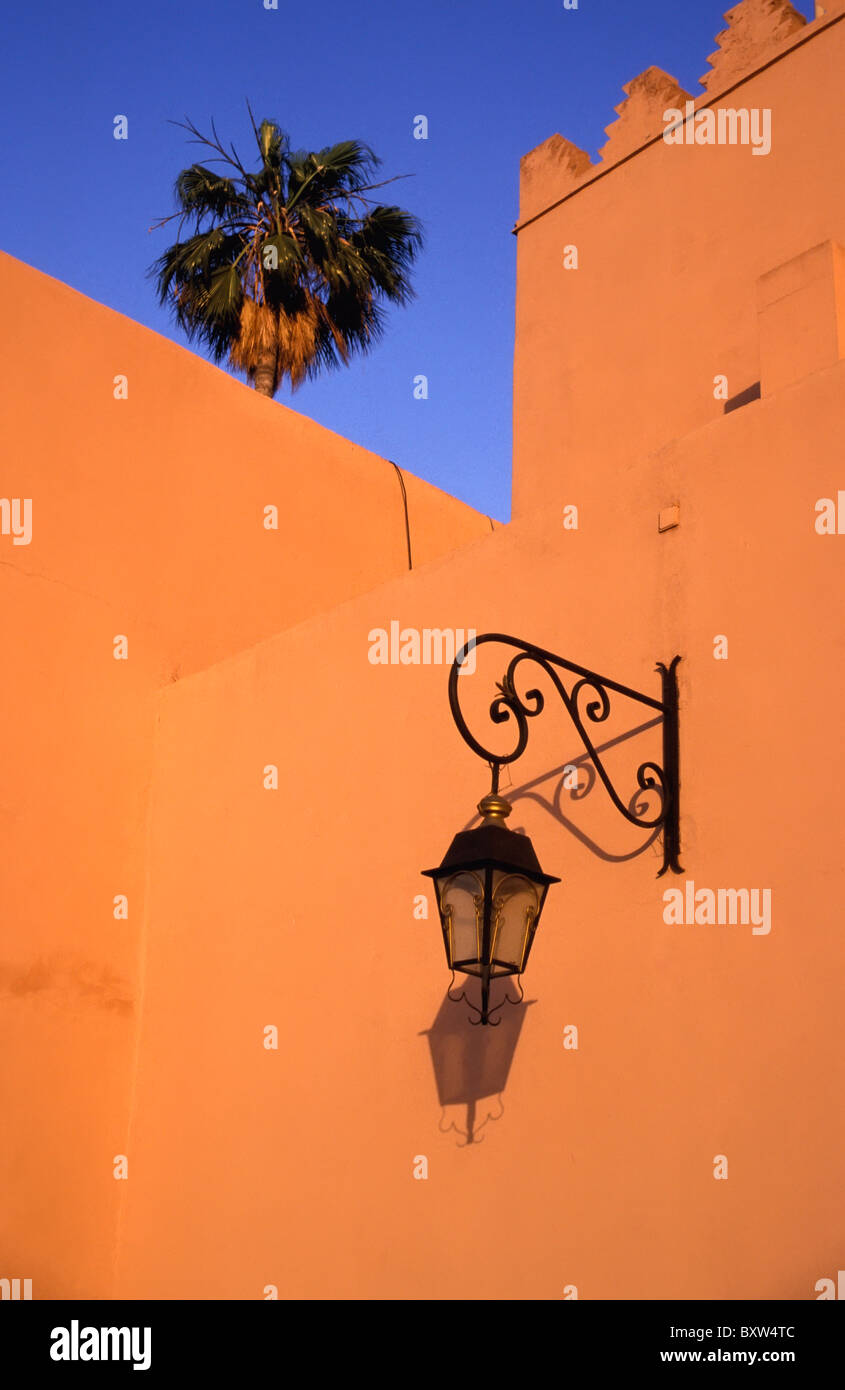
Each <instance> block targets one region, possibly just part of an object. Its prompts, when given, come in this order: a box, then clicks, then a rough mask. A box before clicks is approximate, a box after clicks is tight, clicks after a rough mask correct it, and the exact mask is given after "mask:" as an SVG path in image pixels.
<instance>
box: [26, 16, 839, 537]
mask: <svg viewBox="0 0 845 1390" xmlns="http://www.w3.org/2000/svg"><path fill="white" fill-rule="evenodd" d="M278 4H279V8H278V10H275V11H274V10H265V8H264V5H263V0H143V3H137V4H114V3H110V4H106V3H91V0H76V3H74V4H68V3H57V0H47V3H41V4H28V5H15V6H10V5H7V6H5V7H4V8H5V13H4V17H3V28H2V44H1V45H0V52H2V57H0V77H2V82H0V113H2V130H3V141H2V150H0V161H2V187H3V189H4V194H5V196H4V198H3V206H2V209H0V247H2V249H3V250H4V251H8V252H9V253H10V254H11V255H13V256H17V257H19V258H20V259H21V260H24V261H26V262H28V263H29V264H31V265H34V266H37V267H38V268H39V269H40V270H43V271H46V272H47V273H48V274H50V275H53V276H55V277H56V278H58V279H59V280H64V281H65V282H66V283H67V284H69V285H72V286H73V287H74V288H75V289H78V290H81V291H82V292H83V293H84V294H87V295H90V296H91V297H92V298H93V299H97V300H99V301H101V302H102V303H104V304H107V305H109V306H110V307H111V308H113V309H116V310H118V311H119V312H120V313H123V314H127V315H129V317H130V318H133V319H137V320H138V321H139V322H141V323H144V324H147V325H148V326H149V327H150V328H154V329H155V330H156V331H157V332H159V333H164V334H167V335H168V336H171V337H174V338H175V339H176V340H177V341H179V342H182V341H184V340H183V339H182V337H181V335H180V334H179V331H178V330H177V329H176V328H174V327H173V326H172V323H171V321H170V319H169V317H168V315H167V312H166V311H165V310H162V309H159V308H158V305H157V303H156V299H155V294H154V290H153V287H152V284H151V283H150V282H149V281H148V279H147V278H146V271H147V269H148V267H149V265H150V264H151V262H152V261H153V260H154V259H155V257H156V256H158V255H159V254H160V253H161V251H162V250H163V249H164V247H165V245H166V244H167V243H168V230H169V229H164V230H163V231H158V232H153V233H150V232H149V231H148V228H149V227H150V225H151V224H152V223H153V222H154V221H155V220H156V219H157V218H158V217H160V216H163V215H165V214H167V213H170V212H172V211H173V202H172V186H173V181H174V179H175V176H176V174H177V173H178V171H179V170H180V169H181V168H182V167H184V166H185V165H187V164H190V163H191V162H192V161H193V160H194V159H195V158H196V159H201V158H202V154H201V153H200V152H198V147H196V146H193V145H190V144H187V143H186V134H185V132H183V131H181V130H179V129H177V128H176V127H174V126H173V125H170V124H168V121H169V120H181V119H183V118H184V117H185V116H186V115H187V116H189V117H190V118H191V120H193V121H194V123H195V124H196V125H198V126H199V127H200V129H203V130H204V129H205V128H207V126H208V123H209V118H210V117H211V116H214V118H215V120H216V123H217V127H218V130H219V132H220V134H221V136H223V138H224V139H226V140H234V142H235V144H236V146H237V147H238V150H239V153H240V154H241V155H242V157H243V156H244V155H246V154H248V153H249V154H250V159H251V153H250V141H251V140H252V138H253V137H252V135H251V131H250V127H249V122H248V117H247V113H246V107H245V101H246V99H247V98H249V100H250V101H251V103H252V106H253V109H254V111H255V114H256V116H257V117H258V118H259V119H260V118H261V117H264V116H267V117H271V118H273V119H276V120H278V122H279V123H280V124H281V125H282V126H283V127H284V128H285V129H286V130H287V131H288V132H289V133H290V136H291V139H292V142H293V144H294V145H295V146H297V147H302V146H307V147H310V148H314V149H319V148H320V147H321V146H324V145H327V144H331V143H333V142H334V141H336V140H341V139H349V138H357V139H361V140H364V141H366V142H367V143H368V144H370V145H371V146H372V147H373V148H374V150H375V151H376V153H377V154H378V155H379V156H380V157H381V159H382V160H383V165H384V167H383V170H382V173H383V175H392V174H411V175H413V177H412V178H408V179H406V180H405V181H403V182H401V183H397V184H395V185H392V186H391V188H390V189H388V190H386V192H387V193H388V194H389V195H390V196H391V197H392V198H394V199H395V200H396V201H397V202H399V203H400V204H401V205H402V206H404V207H406V208H408V209H409V210H410V211H412V212H414V213H415V214H416V215H417V216H418V217H420V218H421V219H422V222H423V224H424V227H425V232H426V248H425V251H424V254H423V256H422V258H421V260H420V261H419V263H418V266H417V269H416V273H415V285H416V290H417V298H416V300H415V301H414V302H413V304H412V305H411V307H410V308H405V309H400V308H397V309H393V310H391V312H390V321H389V326H388V331H387V334H386V336H385V339H384V341H383V343H382V344H381V345H380V346H379V347H378V348H377V349H376V350H375V351H374V352H373V353H372V354H370V356H369V357H367V358H361V359H358V360H357V361H356V362H355V363H354V364H353V365H352V366H351V367H349V368H346V369H341V370H340V371H337V372H333V373H329V374H326V375H324V376H322V377H320V378H319V379H318V380H317V381H315V382H309V383H306V384H305V385H304V386H303V387H301V388H300V390H299V391H297V392H296V393H295V395H294V396H293V397H292V396H291V394H290V392H289V391H288V390H287V388H285V389H283V391H282V392H281V393H280V395H279V397H278V399H279V400H282V401H284V403H285V404H287V405H293V406H294V408H295V409H297V410H300V411H302V412H303V413H304V414H306V415H309V416H311V417H312V418H313V419H315V420H318V421H319V422H320V423H321V424H323V425H326V426H327V427H329V428H330V429H333V430H336V431H337V432H338V433H340V434H343V435H346V436H347V437H348V438H350V439H353V440H355V441H356V442H358V443H360V444H363V445H365V446H366V447H367V448H370V449H373V450H374V451H375V452H376V453H380V454H383V455H384V456H386V457H388V458H392V459H394V460H395V461H396V462H397V463H399V464H400V465H402V466H403V467H406V468H408V469H409V470H410V471H411V472H413V473H416V474H418V475H419V476H420V477H423V478H427V479H428V480H429V481H431V482H433V483H435V484H437V486H438V487H442V488H444V489H445V490H446V491H448V492H451V493H453V494H454V495H456V496H458V497H461V498H462V499H464V500H465V501H467V502H469V503H471V504H472V505H473V506H475V507H478V508H479V509H480V510H481V511H483V512H486V513H488V514H490V515H493V516H495V517H497V518H499V519H501V520H506V519H507V518H508V516H509V515H510V456H511V390H512V364H513V314H514V290H515V279H516V241H515V238H514V237H513V236H512V235H511V228H512V227H513V224H514V221H515V218H516V212H517V202H518V179H519V160H520V156H521V155H522V154H524V153H525V152H526V151H527V150H530V149H532V148H533V147H534V146H535V145H538V144H540V143H541V141H543V140H545V139H546V138H547V137H548V136H549V135H551V134H553V133H554V132H555V131H559V132H560V133H561V134H562V135H565V136H566V137H567V138H568V139H570V140H573V141H574V142H575V143H576V144H577V145H580V146H581V147H582V148H583V149H586V150H588V151H589V152H590V154H591V156H592V157H593V158H594V159H595V158H596V155H597V152H598V149H599V148H600V146H601V145H602V144H603V143H604V140H605V135H604V127H605V126H606V125H608V124H609V123H610V121H611V120H612V119H613V114H614V111H613V108H614V106H615V105H617V104H618V102H619V101H620V100H621V99H622V91H621V88H622V84H623V83H624V82H627V81H629V80H630V78H631V77H633V76H635V75H636V74H637V73H638V72H641V71H642V70H643V69H644V68H646V67H649V66H650V65H651V64H656V65H657V66H658V67H662V68H664V69H666V70H667V71H668V72H670V73H671V74H672V75H673V76H674V77H676V78H677V79H678V80H679V81H680V82H681V84H682V85H683V86H684V87H686V88H687V90H688V91H691V92H693V93H697V92H698V91H699V90H700V89H699V87H698V85H697V80H698V78H699V77H700V76H701V74H702V73H703V72H704V71H705V70H706V59H707V55H708V54H710V53H712V52H713V50H714V48H715V43H714V36H715V34H716V33H717V32H718V31H719V30H720V29H722V28H723V27H724V23H723V20H722V14H723V8H727V7H728V4H727V3H726V0H715V3H714V2H713V0H579V3H578V9H577V10H565V9H564V7H563V0H511V2H510V3H507V2H506V0H488V2H487V3H481V0H429V3H422V2H419V0H418V3H411V2H410V0H409V2H408V3H402V0H363V3H351V2H350V0H325V2H324V3H318V4H311V5H303V4H297V5H293V4H291V3H289V0H278ZM796 8H797V9H799V10H800V11H801V12H802V13H804V14H805V15H806V16H807V17H808V18H810V17H812V5H811V3H809V0H806V3H805V2H804V0H799V2H798V3H797V4H796ZM117 114H121V115H126V116H127V117H128V120H129V139H128V140H126V141H116V140H115V139H114V138H113V134H112V131H113V118H114V116H115V115H117ZM420 114H422V115H425V116H427V118H428V121H429V138H428V140H427V141H421V140H415V139H414V138H413V119H414V117H415V116H417V115H420ZM50 350H51V351H58V352H59V353H61V352H62V350H63V345H62V344H61V343H58V344H55V345H53V346H52V347H51V348H50ZM419 373H422V374H424V375H426V376H427V377H428V381H429V396H428V399H427V400H425V401H418V400H414V398H413V386H412V383H413V378H414V376H415V375H417V374H419Z"/></svg>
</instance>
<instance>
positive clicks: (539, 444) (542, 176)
mask: <svg viewBox="0 0 845 1390" xmlns="http://www.w3.org/2000/svg"><path fill="white" fill-rule="evenodd" d="M808 36H810V37H808ZM797 38H798V40H799V42H798V43H797V45H796V46H794V47H793V48H792V49H791V50H790V51H789V52H788V53H787V54H786V55H785V56H784V57H782V58H781V59H780V60H778V61H775V62H774V63H772V64H771V65H770V66H768V67H765V68H764V69H763V70H762V71H760V72H759V73H757V74H756V75H753V76H751V77H750V79H749V80H747V81H744V82H740V83H739V84H738V85H736V86H734V87H732V88H731V89H729V90H727V91H725V92H722V93H721V94H720V95H718V96H717V95H713V100H712V104H713V105H714V106H715V107H716V108H718V107H720V106H723V107H728V108H730V107H732V108H744V107H748V108H753V107H760V108H769V109H771V112H772V117H771V119H772V149H771V152H770V153H769V154H768V155H765V156H762V155H754V154H752V152H751V149H750V148H749V147H747V146H739V145H736V146H725V145H714V146H706V145H701V146H697V145H667V144H665V143H664V141H663V139H662V138H658V139H657V140H656V141H653V142H652V143H650V144H648V145H646V146H645V147H644V148H642V149H640V150H639V152H638V153H634V154H633V155H632V156H631V157H629V158H627V159H626V160H623V162H621V163H619V164H618V165H616V167H615V168H614V167H612V166H613V159H612V157H611V156H612V149H611V150H610V151H608V154H607V155H606V156H605V158H606V159H609V160H610V172H608V173H606V174H602V173H601V172H600V168H598V167H597V168H596V169H594V170H592V171H590V173H589V174H587V175H584V178H583V182H582V184H581V185H578V186H577V187H576V186H575V184H574V182H573V184H572V187H573V191H572V193H571V196H567V197H566V198H565V201H563V202H561V203H560V204H559V206H557V207H555V208H554V209H553V210H552V211H549V212H547V213H545V214H544V215H542V216H539V217H537V218H536V219H535V220H531V221H524V222H523V225H521V229H520V230H519V232H518V238H517V244H518V255H517V303H516V356H515V369H514V485H513V511H514V515H515V516H518V515H523V514H525V513H526V512H528V511H531V510H532V509H534V508H537V507H541V506H543V507H546V506H554V507H558V506H559V505H560V504H565V503H568V502H577V501H578V497H577V495H574V496H573V491H575V493H576V494H577V491H578V489H579V488H580V486H581V483H582V479H583V477H584V475H585V474H589V476H590V479H591V480H592V481H595V482H597V483H598V482H601V483H602V484H603V486H604V487H605V488H607V489H608V490H612V489H615V488H616V487H617V483H618V477H619V473H620V471H623V470H627V469H631V468H639V467H640V466H641V465H642V461H643V459H644V458H645V457H646V456H647V455H648V454H649V453H651V452H652V451H654V450H655V449H658V448H660V447H662V446H663V445H664V444H668V443H670V442H671V441H673V440H675V439H678V438H682V437H683V436H684V435H685V434H687V433H688V432H689V431H690V430H692V429H696V428H698V427H699V426H701V425H704V424H706V423H707V422H708V421H709V420H715V419H717V418H719V417H720V416H721V415H722V413H723V411H724V402H723V401H722V400H717V399H715V398H714V395H713V391H714V378H715V377H716V376H717V375H720V374H724V375H726V376H727V378H728V392H729V396H731V397H733V396H734V395H737V394H739V393H740V392H742V391H744V390H746V389H747V388H748V387H750V386H752V385H753V384H754V383H755V382H757V381H759V379H760V358H759V348H758V337H757V303H756V285H757V280H758V278H759V277H760V276H762V275H764V274H766V272H768V271H770V270H772V269H773V268H774V267H776V266H779V265H781V264H782V263H783V262H785V261H788V260H791V259H792V257H794V256H796V255H798V254H800V253H802V252H804V251H806V250H808V249H809V248H810V247H812V246H815V245H816V244H817V243H819V242H823V241H826V240H828V239H830V238H833V239H834V240H839V241H843V242H845V186H843V182H842V180H841V179H840V178H838V177H831V171H832V170H834V169H838V168H839V164H840V155H841V143H842V110H841V92H840V85H841V84H840V83H839V81H838V78H837V76H836V75H837V74H838V73H841V72H842V71H843V70H845V14H843V15H841V16H837V17H835V18H831V19H830V20H829V21H827V22H822V21H819V22H817V23H816V24H815V25H811V26H808V27H807V28H806V29H802V30H801V31H799V34H798V36H797ZM765 56H766V57H767V56H768V54H767V53H766V54H765ZM750 57H751V55H748V62H750ZM754 66H757V64H754ZM747 70H748V67H747V66H746V71H747ZM693 95H695V94H693ZM699 95H700V94H699ZM709 95H712V89H711V92H710V94H709ZM643 100H645V98H643ZM705 100H706V99H705ZM650 102H651V109H650V111H647V112H646V114H645V115H643V113H642V112H641V113H640V119H641V120H642V121H643V123H644V125H645V126H646V127H649V126H650V133H651V135H657V136H660V134H661V132H662V131H663V129H664V123H663V120H662V112H663V110H665V109H666V105H667V102H668V98H667V97H665V96H664V95H663V94H662V90H658V92H656V93H655V95H654V96H653V97H651V98H650ZM670 104H672V105H674V104H675V103H674V101H673V102H671V103H670ZM608 114H610V113H608ZM611 135H612V129H611ZM558 148H559V146H558V145H557V144H556V143H555V142H552V143H551V144H547V145H545V146H540V148H539V149H538V150H537V151H535V152H533V153H532V155H531V156H529V157H527V158H526V160H525V161H523V164H524V166H525V167H524V170H523V198H525V196H526V191H527V193H528V195H529V196H530V206H529V208H528V211H529V212H533V211H534V210H539V209H540V208H542V207H545V206H548V205H549V204H552V203H553V202H554V201H556V199H558V198H559V197H560V196H561V188H562V187H566V186H567V185H566V181H565V180H564V182H563V184H562V183H561V168H562V166H561V163H560V159H559V157H558V154H557V150H558ZM604 167H606V166H604V165H602V166H601V168H604ZM544 188H545V189H546V192H545V194H544V192H543V190H544ZM569 245H574V246H577V248H578V269H577V270H565V269H564V268H563V258H564V248H565V247H566V246H569Z"/></svg>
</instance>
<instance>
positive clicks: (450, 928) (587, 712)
mask: <svg viewBox="0 0 845 1390" xmlns="http://www.w3.org/2000/svg"><path fill="white" fill-rule="evenodd" d="M486 642H497V643H500V644H501V645H504V646H508V647H511V648H515V649H516V655H515V656H513V657H511V659H510V661H509V663H508V666H507V669H506V671H505V674H504V676H503V678H502V680H501V681H499V682H498V683H497V685H496V689H497V691H498V694H497V695H496V696H495V697H494V699H493V701H492V703H491V705H490V709H489V714H490V719H491V721H492V722H493V723H494V724H499V725H507V724H509V723H511V724H512V725H515V731H516V740H515V743H514V746H513V748H512V749H511V751H510V752H509V753H505V754H502V753H497V752H493V751H491V750H490V749H489V748H486V747H485V746H484V744H483V743H481V742H480V741H479V739H477V738H476V737H475V736H474V735H473V734H472V733H471V732H470V729H469V726H468V725H467V722H466V720H465V719H464V716H463V712H462V710H461V707H460V702H459V700H458V676H459V674H460V668H461V666H462V665H463V663H464V661H466V659H467V657H468V655H469V653H470V652H472V651H473V650H474V649H475V648H476V647H480V646H482V645H483V644H484V643H486ZM679 661H680V657H678V656H676V657H674V659H673V660H672V661H671V662H670V663H669V665H668V666H666V665H664V664H663V663H662V662H659V663H658V667H657V669H658V671H659V672H660V674H661V681H662V699H660V700H656V699H655V698H654V697H653V696H651V695H644V694H643V693H642V692H641V691H638V690H632V689H631V688H630V686H626V685H620V683H619V682H618V681H614V680H610V679H609V678H607V677H606V676H600V675H598V674H597V673H596V672H595V671H589V670H587V668H586V667H584V666H576V665H575V664H574V662H571V661H567V660H566V659H565V658H564V657H561V656H556V655H555V653H554V652H549V651H545V650H544V649H543V648H542V647H535V646H533V645H532V644H531V643H529V642H523V641H522V640H521V639H520V638H517V637H508V636H505V635H504V634H503V633H499V632H488V633H484V634H483V635H482V636H481V637H473V638H471V639H470V641H469V642H467V644H466V646H464V647H463V648H462V650H461V651H460V652H458V654H457V656H456V657H455V660H454V662H453V664H452V669H451V671H450V673H449V704H450V707H451V710H452V716H453V718H454V720H455V723H456V725H457V727H458V731H459V733H460V735H461V737H462V738H463V740H464V742H465V743H467V744H468V745H469V747H470V748H471V749H472V750H473V752H474V753H476V754H478V756H479V757H480V758H483V759H484V761H485V762H487V763H489V765H490V767H491V769H492V773H493V785H492V790H491V792H490V794H489V795H488V796H485V797H484V799H483V800H482V801H480V802H479V804H478V810H479V814H480V815H481V817H482V821H481V825H480V826H478V827H477V829H475V830H464V831H461V832H460V833H459V834H457V835H456V836H455V838H454V839H453V841H452V843H451V845H450V846H449V849H448V850H447V852H446V856H445V858H444V859H443V862H442V864H440V865H439V867H438V868H436V869H425V870H424V871H423V872H424V874H425V875H426V877H428V878H431V879H433V880H434V890H435V893H436V896H437V910H438V914H439V916H440V926H441V930H442V933H443V944H444V947H445V950H446V960H447V962H448V965H449V969H450V970H451V971H452V972H453V976H454V973H455V972H456V971H461V972H462V973H463V974H465V975H474V976H477V977H478V978H479V979H480V981H481V1009H480V1010H478V1009H475V1012H476V1013H479V1014H480V1017H479V1019H478V1022H479V1023H484V1024H487V1023H489V1021H490V1017H491V1014H492V1013H496V1012H497V1011H498V1009H500V1008H501V1007H502V1004H498V1005H496V1007H495V1008H494V1009H493V1010H491V1009H490V1007H489V997H490V981H491V980H496V979H499V978H502V977H505V976H510V975H516V976H520V975H521V974H522V972H523V970H524V969H525V966H526V965H527V963H528V957H529V954H530V952H531V946H532V943H533V941H534V936H535V934H536V931H537V927H538V925H539V921H540V914H541V913H542V911H543V904H544V902H545V900H546V893H547V892H548V888H549V884H551V883H559V882H560V879H558V878H554V877H553V876H552V875H551V874H546V873H544V872H543V870H542V869H541V868H540V864H539V862H538V860H537V856H536V854H535V853H534V847H533V845H532V844H531V841H530V840H529V839H528V837H527V835H518V834H516V832H515V831H512V830H508V828H507V826H506V825H505V820H506V818H507V816H508V815H509V814H510V811H511V807H510V805H509V803H508V802H507V801H505V799H504V797H502V796H500V795H499V773H500V770H501V768H502V767H504V766H506V765H507V764H508V763H512V762H515V761H516V759H517V758H519V757H521V756H522V754H523V753H524V751H525V748H526V746H527V743H528V721H529V720H530V719H533V718H535V717H536V716H537V715H538V714H540V713H541V711H542V710H543V708H544V699H543V695H542V692H541V691H539V690H537V689H531V690H527V691H526V692H525V694H524V695H520V694H519V693H518V691H517V688H516V683H515V675H516V672H517V670H518V668H519V667H520V666H521V665H522V664H523V663H524V662H530V663H532V664H533V665H534V666H537V667H539V668H540V669H541V670H542V671H543V672H544V673H545V675H546V676H548V677H549V679H550V680H551V682H552V684H553V686H554V688H555V690H556V691H557V694H558V695H559V696H560V698H561V700H562V702H563V704H564V706H565V707H566V710H567V712H568V714H569V717H570V719H571V721H572V723H573V724H574V726H575V729H576V730H577V732H578V735H579V737H580V739H581V741H582V743H583V745H584V748H585V750H586V752H587V755H588V757H589V759H590V761H591V763H592V765H593V767H594V768H595V771H596V774H597V776H598V778H599V780H600V781H601V782H602V784H603V786H604V787H605V790H606V791H607V793H608V795H609V796H610V799H611V801H612V802H613V804H614V806H615V807H616V808H617V810H618V811H619V812H620V813H621V815H623V816H624V817H625V819H626V820H628V821H630V822H631V823H632V824H633V825H637V826H640V827H642V828H643V829H651V830H660V831H661V832H662V836H663V866H662V868H661V869H660V870H659V871H658V877H660V875H661V874H665V873H666V871H667V870H669V869H671V871H672V872H673V873H676V874H680V873H683V869H682V868H681V865H680V863H679V861H678V856H679V854H680V812H679V791H680V776H679V738H678V685H677V676H676V667H677V665H678V662H679ZM561 672H563V673H564V674H563V675H562V674H561ZM573 677H575V678H576V679H574V680H573V679H572V678H573ZM615 694H618V695H622V696H624V697H625V698H626V699H630V700H635V701H637V702H638V703H639V704H642V705H645V706H647V707H649V708H651V709H653V710H656V711H657V712H658V714H659V715H660V720H661V723H662V727H663V763H662V766H661V765H660V764H658V763H655V762H643V763H640V765H639V767H638V768H637V772H636V781H637V787H636V790H635V791H634V793H633V795H632V796H630V797H629V799H628V801H627V802H625V801H624V800H623V799H622V798H621V797H620V795H619V793H618V791H617V790H616V788H615V786H614V785H613V782H612V781H611V779H610V776H609V774H608V772H607V769H606V768H605V765H604V762H603V760H602V757H601V754H600V752H599V750H598V749H597V748H596V746H595V744H594V742H593V740H592V738H591V737H590V733H589V731H588V728H587V724H588V723H590V724H601V723H602V722H603V721H604V720H606V719H607V718H608V715H609V714H610V709H611V703H612V698H613V695H615ZM585 696H586V697H587V698H586V699H585V698H584V697H585ZM655 798H656V800H657V808H655V805H654V799H655ZM463 997H465V996H463ZM506 997H507V996H506ZM512 1002H513V1001H512ZM502 1003H504V1000H503V1001H502ZM470 1007H472V1008H474V1005H470Z"/></svg>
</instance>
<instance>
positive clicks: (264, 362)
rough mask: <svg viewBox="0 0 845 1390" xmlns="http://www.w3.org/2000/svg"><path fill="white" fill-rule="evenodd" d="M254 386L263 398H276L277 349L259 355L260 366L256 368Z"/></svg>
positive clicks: (269, 349)
mask: <svg viewBox="0 0 845 1390" xmlns="http://www.w3.org/2000/svg"><path fill="white" fill-rule="evenodd" d="M252 380H253V385H254V386H255V389H256V391H257V392H258V394H259V395H261V396H271V397H272V396H274V395H275V394H276V349H275V348H266V349H265V350H264V352H262V353H261V354H260V355H259V358H258V365H257V366H256V368H255V375H254V377H253V379H252Z"/></svg>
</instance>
